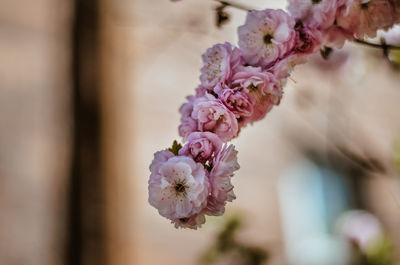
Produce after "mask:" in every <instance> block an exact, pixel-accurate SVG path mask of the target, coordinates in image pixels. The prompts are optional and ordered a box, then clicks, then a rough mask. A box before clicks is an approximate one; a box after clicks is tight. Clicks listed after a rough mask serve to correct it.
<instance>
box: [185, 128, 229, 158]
mask: <svg viewBox="0 0 400 265" xmlns="http://www.w3.org/2000/svg"><path fill="white" fill-rule="evenodd" d="M221 147H222V141H221V139H219V137H218V136H217V135H216V134H214V133H211V132H192V133H191V134H190V135H189V137H188V142H187V143H186V144H185V146H184V147H183V148H182V149H181V150H179V155H186V156H191V157H193V159H194V161H196V162H200V163H202V164H205V163H206V161H210V160H212V159H213V158H214V156H215V154H217V153H218V152H219V150H220V149H221Z"/></svg>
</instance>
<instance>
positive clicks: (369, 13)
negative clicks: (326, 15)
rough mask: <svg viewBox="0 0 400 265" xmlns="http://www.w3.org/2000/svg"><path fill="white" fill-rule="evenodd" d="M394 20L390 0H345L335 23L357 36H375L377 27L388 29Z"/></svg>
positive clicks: (393, 11) (393, 9) (393, 10)
mask: <svg viewBox="0 0 400 265" xmlns="http://www.w3.org/2000/svg"><path fill="white" fill-rule="evenodd" d="M394 22H395V8H394V3H393V1H392V0H347V3H346V6H345V8H342V9H341V11H340V12H339V14H338V16H337V18H336V24H337V25H338V26H339V27H341V28H343V29H344V30H346V31H348V32H352V33H353V35H354V36H355V37H357V38H365V37H375V36H376V32H377V30H378V29H388V28H390V27H391V26H392V25H393V24H394Z"/></svg>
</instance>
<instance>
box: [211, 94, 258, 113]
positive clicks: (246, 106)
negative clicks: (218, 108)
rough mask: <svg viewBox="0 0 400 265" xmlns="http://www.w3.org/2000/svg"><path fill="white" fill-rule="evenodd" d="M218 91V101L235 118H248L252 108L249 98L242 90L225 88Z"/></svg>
mask: <svg viewBox="0 0 400 265" xmlns="http://www.w3.org/2000/svg"><path fill="white" fill-rule="evenodd" d="M218 90H219V95H218V97H219V99H220V100H221V101H222V102H223V103H224V105H225V106H226V107H227V108H228V109H229V110H230V111H232V112H233V113H234V114H235V116H236V118H241V117H242V118H243V117H250V116H251V115H252V114H253V111H254V107H253V103H252V102H251V101H250V98H249V96H248V95H247V93H245V92H244V91H243V90H242V89H230V88H229V87H225V88H224V89H218Z"/></svg>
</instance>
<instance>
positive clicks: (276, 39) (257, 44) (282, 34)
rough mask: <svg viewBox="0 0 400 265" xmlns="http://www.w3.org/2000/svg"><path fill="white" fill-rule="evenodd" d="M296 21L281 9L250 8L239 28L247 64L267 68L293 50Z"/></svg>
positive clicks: (240, 43) (240, 40)
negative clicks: (259, 9) (251, 9)
mask: <svg viewBox="0 0 400 265" xmlns="http://www.w3.org/2000/svg"><path fill="white" fill-rule="evenodd" d="M294 26H295V21H294V19H293V18H292V17H291V16H289V15H288V14H287V13H286V12H285V11H283V10H273V9H266V10H263V11H255V10H253V11H250V12H249V13H248V15H247V18H246V22H245V24H244V25H242V26H240V27H239V28H238V33H239V47H240V49H241V51H242V54H243V57H244V59H245V61H246V63H248V64H250V65H252V66H263V67H266V66H268V65H270V64H271V63H273V62H274V61H276V60H277V59H279V58H282V57H283V56H284V55H285V54H287V53H288V52H289V51H291V50H292V49H293V46H294V43H295V39H296V33H295V31H294Z"/></svg>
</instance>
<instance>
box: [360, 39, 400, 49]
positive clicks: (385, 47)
mask: <svg viewBox="0 0 400 265" xmlns="http://www.w3.org/2000/svg"><path fill="white" fill-rule="evenodd" d="M354 42H356V43H359V44H362V45H365V46H368V47H372V48H377V49H389V50H390V49H394V50H400V46H394V45H388V44H378V43H372V42H368V41H365V40H360V39H355V40H354Z"/></svg>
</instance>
